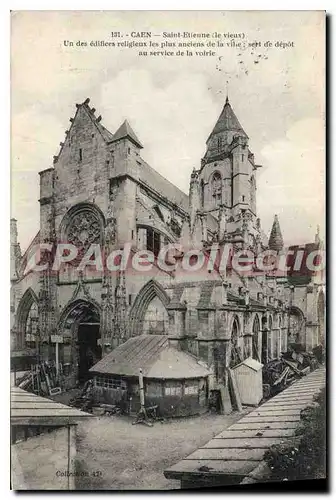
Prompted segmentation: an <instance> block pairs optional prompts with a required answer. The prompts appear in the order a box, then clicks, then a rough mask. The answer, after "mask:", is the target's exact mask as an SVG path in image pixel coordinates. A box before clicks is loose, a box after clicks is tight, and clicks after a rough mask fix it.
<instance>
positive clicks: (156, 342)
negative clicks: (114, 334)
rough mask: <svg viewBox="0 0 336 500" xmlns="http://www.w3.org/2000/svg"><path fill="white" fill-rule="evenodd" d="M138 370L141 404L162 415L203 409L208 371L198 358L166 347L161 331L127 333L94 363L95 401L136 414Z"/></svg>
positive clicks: (188, 412) (138, 402) (167, 345)
mask: <svg viewBox="0 0 336 500" xmlns="http://www.w3.org/2000/svg"><path fill="white" fill-rule="evenodd" d="M140 369H141V370H142V373H143V380H144V394H145V406H146V407H149V406H155V405H157V407H158V414H159V415H161V416H188V415H195V414H198V413H202V412H204V411H206V409H207V399H208V375H209V374H210V372H209V371H208V370H207V369H206V368H205V367H204V366H203V365H202V364H200V362H199V361H198V360H197V358H195V357H194V356H192V355H191V354H189V353H187V352H185V351H181V350H179V349H177V348H176V347H174V346H172V345H170V343H169V340H168V338H167V336H165V335H140V336H138V337H132V338H131V339H129V340H127V341H126V342H125V343H124V344H121V345H119V346H118V347H117V348H116V349H114V350H113V351H112V352H111V353H109V354H107V355H106V356H105V357H104V358H103V359H101V360H100V361H98V363H97V364H95V365H94V366H93V367H92V368H91V369H90V372H91V373H92V374H93V379H94V380H93V390H94V396H95V398H96V400H97V401H99V402H100V403H105V404H113V405H118V406H120V407H121V408H122V410H123V411H124V412H126V413H129V414H135V413H137V412H138V411H139V409H140V391H139V371H140Z"/></svg>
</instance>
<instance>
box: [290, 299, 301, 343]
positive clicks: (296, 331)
mask: <svg viewBox="0 0 336 500" xmlns="http://www.w3.org/2000/svg"><path fill="white" fill-rule="evenodd" d="M303 326H304V316H303V312H302V311H301V309H299V308H298V307H292V308H291V309H290V311H289V328H288V344H298V343H300V342H301V343H304V338H302V337H303Z"/></svg>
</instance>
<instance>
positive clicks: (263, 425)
mask: <svg viewBox="0 0 336 500" xmlns="http://www.w3.org/2000/svg"><path fill="white" fill-rule="evenodd" d="M296 426H297V421H293V422H292V421H290V422H288V421H286V422H283V421H281V422H278V421H276V422H241V421H239V422H237V423H236V424H234V425H233V426H232V427H230V429H233V430H242V429H245V430H252V429H265V430H267V429H290V428H291V429H294V428H296Z"/></svg>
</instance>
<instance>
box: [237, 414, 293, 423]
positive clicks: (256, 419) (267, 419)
mask: <svg viewBox="0 0 336 500" xmlns="http://www.w3.org/2000/svg"><path fill="white" fill-rule="evenodd" d="M299 420H300V415H288V416H280V415H279V416H278V415H276V416H269V417H262V416H258V415H256V416H254V417H253V416H252V417H250V415H248V416H247V417H244V418H243V419H241V420H240V421H239V422H241V423H253V422H269V423H270V424H272V423H273V422H297V421H299Z"/></svg>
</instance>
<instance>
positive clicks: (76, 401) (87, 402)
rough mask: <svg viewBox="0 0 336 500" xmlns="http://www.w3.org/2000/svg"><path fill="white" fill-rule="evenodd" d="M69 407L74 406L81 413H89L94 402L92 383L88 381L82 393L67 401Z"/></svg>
mask: <svg viewBox="0 0 336 500" xmlns="http://www.w3.org/2000/svg"><path fill="white" fill-rule="evenodd" d="M69 406H74V407H75V408H79V409H80V410H82V411H86V412H91V411H92V408H93V406H95V401H94V397H93V382H92V380H88V381H87V382H86V383H85V385H84V387H83V390H82V392H81V393H80V394H79V395H78V396H76V397H75V398H73V399H71V400H70V401H69Z"/></svg>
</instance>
